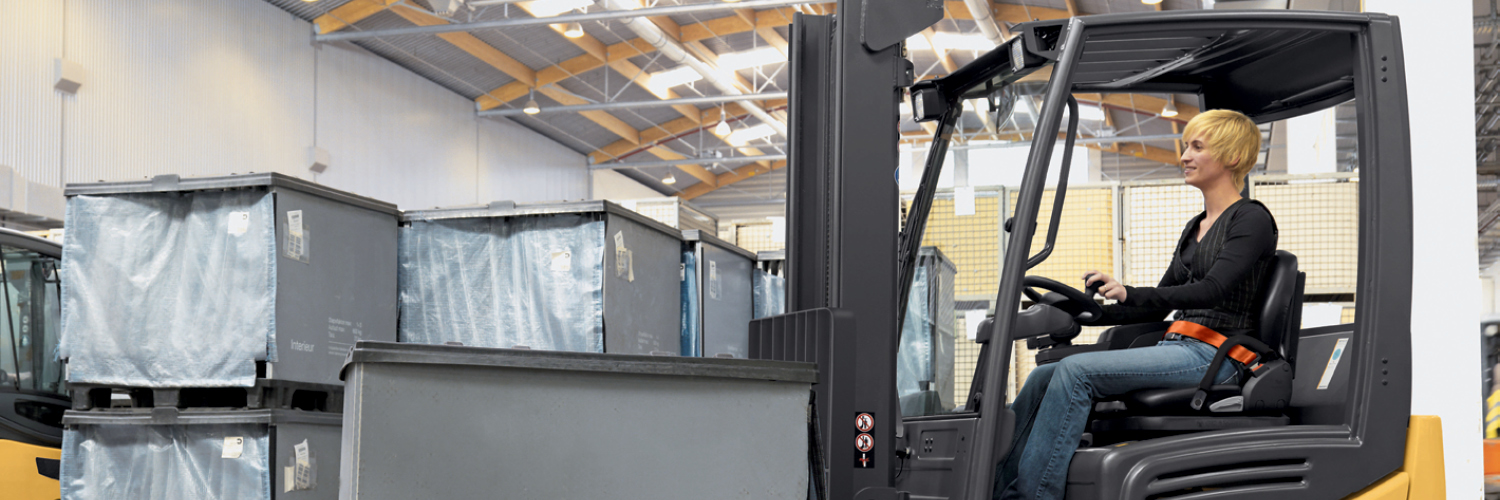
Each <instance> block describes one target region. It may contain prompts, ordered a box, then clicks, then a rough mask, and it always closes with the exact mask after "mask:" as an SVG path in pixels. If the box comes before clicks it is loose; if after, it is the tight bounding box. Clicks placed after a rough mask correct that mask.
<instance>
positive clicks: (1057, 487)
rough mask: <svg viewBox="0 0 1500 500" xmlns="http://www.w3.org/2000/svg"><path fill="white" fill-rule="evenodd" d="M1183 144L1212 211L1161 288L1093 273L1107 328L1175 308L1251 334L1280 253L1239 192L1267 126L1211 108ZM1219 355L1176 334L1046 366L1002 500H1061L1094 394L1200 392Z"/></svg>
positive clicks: (1027, 395) (1262, 212)
mask: <svg viewBox="0 0 1500 500" xmlns="http://www.w3.org/2000/svg"><path fill="white" fill-rule="evenodd" d="M1182 137H1183V141H1184V146H1185V148H1184V150H1183V152H1182V158H1181V161H1182V171H1183V177H1184V178H1185V180H1186V181H1187V184H1188V185H1190V186H1193V187H1195V188H1198V190H1199V191H1202V194H1203V206H1204V211H1203V213H1200V214H1198V215H1197V216H1195V217H1193V218H1192V219H1191V220H1189V221H1188V223H1187V227H1186V228H1185V229H1183V232H1182V236H1181V238H1180V239H1179V240H1178V243H1177V249H1176V251H1175V252H1173V254H1172V263H1171V265H1170V266H1169V267H1168V268H1167V273H1166V275H1164V276H1162V278H1161V282H1160V283H1159V284H1157V286H1156V287H1131V286H1126V285H1125V284H1123V283H1120V282H1119V281H1117V280H1115V278H1113V277H1111V276H1109V275H1107V274H1104V273H1101V272H1099V271H1089V272H1088V273H1087V274H1086V275H1084V280H1085V281H1086V282H1087V283H1088V284H1094V283H1098V284H1100V287H1099V293H1100V294H1102V295H1104V297H1105V298H1109V299H1114V300H1115V301H1117V303H1116V304H1112V305H1106V306H1105V307H1104V312H1105V314H1104V317H1103V318H1102V319H1101V320H1100V321H1099V322H1098V323H1097V324H1129V323H1142V322H1148V321H1161V320H1162V319H1163V318H1165V317H1166V315H1167V313H1169V312H1171V311H1173V310H1176V311H1178V312H1177V316H1176V318H1175V319H1176V320H1178V321H1190V322H1193V323H1197V324H1199V325H1202V326H1204V327H1208V328H1210V329H1212V330H1214V331H1217V332H1218V333H1220V334H1222V335H1225V336H1233V335H1246V334H1251V333H1252V332H1253V331H1254V329H1255V327H1256V321H1257V319H1258V318H1257V315H1256V311H1255V310H1254V309H1255V304H1256V299H1257V298H1258V297H1259V296H1260V292H1261V288H1262V286H1263V285H1264V283H1265V279H1264V277H1265V276H1267V275H1269V270H1270V267H1271V262H1272V259H1273V258H1274V256H1275V252H1276V222H1275V220H1274V219H1273V218H1272V217H1271V212H1270V211H1268V210H1266V208H1265V206H1264V205H1261V204H1260V202H1258V201H1255V200H1250V199H1247V198H1243V197H1241V196H1240V192H1241V191H1242V190H1243V188H1244V179H1245V175H1246V174H1248V173H1249V172H1250V168H1251V167H1253V166H1254V165H1255V162H1256V157H1257V156H1258V154H1259V152H1260V129H1259V128H1257V127H1256V126H1255V123H1254V122H1252V121H1250V119H1249V118H1247V117H1246V116H1245V115H1243V114H1240V113H1238V112H1234V111H1228V110H1213V111H1208V112H1205V113H1202V114H1199V115H1198V116H1196V117H1194V118H1193V119H1192V120H1191V121H1189V122H1188V125H1187V129H1186V130H1184V131H1183V134H1182ZM1215 351H1216V349H1215V348H1214V346H1212V345H1209V344H1207V343H1205V342H1201V341H1199V340H1196V339H1193V338H1191V337H1183V336H1179V335H1176V334H1169V335H1167V339H1166V340H1163V341H1162V342H1161V343H1159V344H1157V345H1155V346H1152V347H1144V348H1139V349H1130V350H1129V351H1128V352H1127V351H1103V352H1091V353H1083V354H1078V355H1074V356H1069V357H1067V358H1064V359H1063V360H1062V361H1060V362H1057V363H1053V364H1048V365H1042V366H1039V367H1037V368H1036V370H1033V371H1032V372H1031V375H1030V376H1029V377H1027V379H1026V386H1025V387H1024V388H1022V389H1021V392H1020V393H1019V394H1017V395H1016V399H1015V401H1014V403H1012V405H1011V408H1012V409H1013V410H1014V411H1015V412H1016V426H1017V428H1016V437H1015V440H1014V442H1013V443H1012V448H1011V452H1010V455H1009V456H1007V457H1006V460H1005V462H1003V463H1001V466H1000V470H999V473H998V474H996V485H997V486H1001V487H1004V490H1003V491H1001V490H1000V489H999V488H997V491H1001V493H1000V498H1002V499H1006V500H1010V499H1033V500H1051V499H1061V498H1062V497H1063V491H1064V488H1065V487H1066V486H1067V473H1068V464H1069V462H1071V461H1072V459H1073V451H1074V450H1076V449H1077V448H1078V443H1079V439H1080V438H1081V437H1082V435H1083V431H1084V425H1085V424H1086V423H1087V419H1088V416H1089V410H1090V409H1091V407H1092V406H1093V400H1094V399H1095V398H1101V397H1108V396H1117V395H1121V394H1125V393H1127V392H1130V391H1134V390H1138V389H1156V388H1162V389H1165V388H1177V387H1193V386H1196V385H1198V383H1199V382H1200V381H1201V380H1202V379H1203V376H1204V374H1205V373H1206V372H1207V371H1208V365H1209V363H1210V362H1211V361H1212V360H1213V357H1214V352H1215ZM1241 368H1242V365H1240V364H1239V362H1238V361H1230V362H1227V363H1224V365H1223V366H1222V367H1221V369H1220V370H1219V373H1218V374H1216V375H1215V378H1216V379H1217V380H1218V381H1220V382H1221V383H1227V382H1229V381H1231V380H1233V379H1234V378H1235V377H1236V376H1237V375H1238V373H1239V370H1240V369H1241Z"/></svg>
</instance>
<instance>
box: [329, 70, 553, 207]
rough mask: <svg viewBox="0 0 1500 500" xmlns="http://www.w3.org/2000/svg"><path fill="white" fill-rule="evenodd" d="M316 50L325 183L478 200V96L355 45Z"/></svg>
mask: <svg viewBox="0 0 1500 500" xmlns="http://www.w3.org/2000/svg"><path fill="white" fill-rule="evenodd" d="M317 50H318V55H317V58H318V80H319V81H318V118H317V120H318V137H317V142H318V146H319V147H321V148H323V149H325V150H327V151H328V154H329V156H330V158H331V159H332V161H333V164H332V165H331V166H330V167H329V168H328V170H327V171H326V172H324V173H322V174H320V175H318V177H317V181H318V182H322V183H325V184H328V185H330V186H333V187H336V188H339V189H344V190H348V191H353V192H356V193H359V194H363V195H365V196H370V197H373V198H377V199H380V200H385V201H389V202H392V203H395V204H396V205H398V206H400V207H401V208H430V207H437V206H451V205H458V204H467V203H475V202H478V201H479V199H478V196H477V194H478V191H477V188H476V178H477V176H476V169H477V168H478V160H477V158H476V154H477V148H476V147H475V143H476V137H475V118H474V106H473V103H472V102H471V101H469V100H467V99H464V98H463V97H461V96H459V95H457V94H454V93H452V92H449V91H447V90H445V89H443V88H442V87H439V86H438V85H436V84H434V83H432V82H431V81H428V80H427V79H425V78H422V77H420V76H417V75H415V74H413V73H412V72H410V71H407V70H406V69H403V68H401V67H400V66H397V65H396V64H393V63H391V62H389V61H385V60H382V59H379V58H377V57H375V56H373V55H371V54H370V53H368V52H366V51H364V50H363V49H360V48H357V47H353V46H351V45H346V44H327V45H323V46H321V47H319V48H318V49H317ZM577 163H578V164H582V160H581V159H580V160H578V162H577Z"/></svg>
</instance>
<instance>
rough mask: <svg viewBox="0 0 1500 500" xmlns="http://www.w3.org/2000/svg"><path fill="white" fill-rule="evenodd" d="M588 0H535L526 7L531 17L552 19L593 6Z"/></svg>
mask: <svg viewBox="0 0 1500 500" xmlns="http://www.w3.org/2000/svg"><path fill="white" fill-rule="evenodd" d="M593 4H594V2H592V1H590V0H536V1H535V2H531V3H530V4H529V5H526V6H525V7H526V9H527V10H528V11H530V12H531V15H533V16H536V17H552V16H556V15H558V14H562V13H564V12H567V11H570V10H573V9H581V8H584V7H588V6H590V5H593Z"/></svg>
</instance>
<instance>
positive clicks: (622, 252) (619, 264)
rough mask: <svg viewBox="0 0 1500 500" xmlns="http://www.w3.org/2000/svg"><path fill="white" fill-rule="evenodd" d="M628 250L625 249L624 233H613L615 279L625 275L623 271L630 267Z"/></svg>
mask: <svg viewBox="0 0 1500 500" xmlns="http://www.w3.org/2000/svg"><path fill="white" fill-rule="evenodd" d="M627 252H629V250H626V249H625V233H624V232H622V231H615V277H616V278H619V277H621V276H624V275H625V269H626V268H627V267H629V266H630V256H629V255H627Z"/></svg>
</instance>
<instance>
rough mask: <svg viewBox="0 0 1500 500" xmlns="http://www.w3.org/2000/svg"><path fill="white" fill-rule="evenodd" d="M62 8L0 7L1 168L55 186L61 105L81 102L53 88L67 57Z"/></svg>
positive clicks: (47, 4) (36, 5)
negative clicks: (61, 61) (56, 65)
mask: <svg viewBox="0 0 1500 500" xmlns="http://www.w3.org/2000/svg"><path fill="white" fill-rule="evenodd" d="M63 7H64V6H63V4H62V3H61V2H3V3H0V165H5V166H9V167H11V168H12V169H15V171H16V172H17V173H20V174H21V175H23V176H25V177H26V178H27V179H31V180H33V181H36V182H41V183H45V184H48V185H52V186H57V185H59V182H60V179H59V175H58V172H59V170H58V165H59V162H60V161H61V160H60V155H61V150H62V135H61V134H62V128H61V127H62V125H61V120H62V106H64V103H65V102H66V103H69V104H68V105H72V104H71V103H73V102H76V99H75V98H73V97H72V96H69V95H67V94H64V93H62V92H60V91H57V90H54V89H53V88H52V84H53V71H54V70H53V64H54V60H55V59H56V58H58V57H62V56H63V12H64V9H63ZM88 90H92V88H88Z"/></svg>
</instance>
